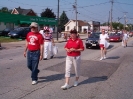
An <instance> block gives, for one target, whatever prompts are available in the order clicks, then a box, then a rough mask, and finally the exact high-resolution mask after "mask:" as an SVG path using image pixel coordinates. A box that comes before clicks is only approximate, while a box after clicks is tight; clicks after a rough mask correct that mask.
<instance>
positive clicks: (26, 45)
mask: <svg viewBox="0 0 133 99" xmlns="http://www.w3.org/2000/svg"><path fill="white" fill-rule="evenodd" d="M27 49H28V42H27V41H26V44H25V50H24V57H26V52H27Z"/></svg>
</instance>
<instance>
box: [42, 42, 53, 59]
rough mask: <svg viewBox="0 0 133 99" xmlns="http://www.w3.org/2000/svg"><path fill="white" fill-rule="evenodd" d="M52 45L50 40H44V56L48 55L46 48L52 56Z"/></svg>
mask: <svg viewBox="0 0 133 99" xmlns="http://www.w3.org/2000/svg"><path fill="white" fill-rule="evenodd" d="M52 47H53V45H52V42H44V54H43V56H44V58H47V57H48V50H49V53H50V56H53V48H52Z"/></svg>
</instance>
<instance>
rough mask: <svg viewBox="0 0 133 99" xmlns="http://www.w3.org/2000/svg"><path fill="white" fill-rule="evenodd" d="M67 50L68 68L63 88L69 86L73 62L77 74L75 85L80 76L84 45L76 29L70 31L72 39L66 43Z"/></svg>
mask: <svg viewBox="0 0 133 99" xmlns="http://www.w3.org/2000/svg"><path fill="white" fill-rule="evenodd" d="M65 50H66V52H67V57H66V68H65V84H64V85H63V86H61V88H62V89H68V88H69V80H70V71H71V67H72V64H73V65H74V68H75V74H76V78H75V82H74V86H77V85H78V79H79V76H80V61H81V51H83V50H84V46H83V42H82V40H81V39H80V38H79V37H77V31H76V30H71V31H70V39H69V40H68V41H67V43H66V45H65Z"/></svg>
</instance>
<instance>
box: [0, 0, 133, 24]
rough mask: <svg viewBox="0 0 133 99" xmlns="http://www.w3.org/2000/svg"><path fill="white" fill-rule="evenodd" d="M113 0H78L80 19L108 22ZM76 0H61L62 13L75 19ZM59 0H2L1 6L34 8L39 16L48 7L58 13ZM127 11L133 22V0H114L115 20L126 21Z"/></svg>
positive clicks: (129, 18)
mask: <svg viewBox="0 0 133 99" xmlns="http://www.w3.org/2000/svg"><path fill="white" fill-rule="evenodd" d="M110 1H111V0H77V11H78V20H86V21H91V20H93V21H99V22H101V23H103V22H107V21H108V18H109V11H110V9H111V2H110ZM74 3H75V0H60V15H61V13H62V11H65V12H66V14H67V16H68V18H69V19H75V11H74V9H73V5H74ZM57 4H58V0H0V7H7V8H9V9H13V8H15V7H19V6H20V7H21V8H25V9H30V8H31V9H33V10H34V11H35V12H36V13H37V14H38V15H39V16H40V13H41V12H42V11H43V10H45V9H46V8H47V7H48V8H50V9H52V11H53V12H54V13H55V14H56V15H57ZM125 12H126V18H127V20H128V22H127V23H133V0H114V3H113V13H112V16H113V21H118V17H119V18H121V19H120V21H121V22H122V23H124V13H125Z"/></svg>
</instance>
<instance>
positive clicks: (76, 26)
mask: <svg viewBox="0 0 133 99" xmlns="http://www.w3.org/2000/svg"><path fill="white" fill-rule="evenodd" d="M75 6H76V8H75V14H76V30H77V0H75Z"/></svg>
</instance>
